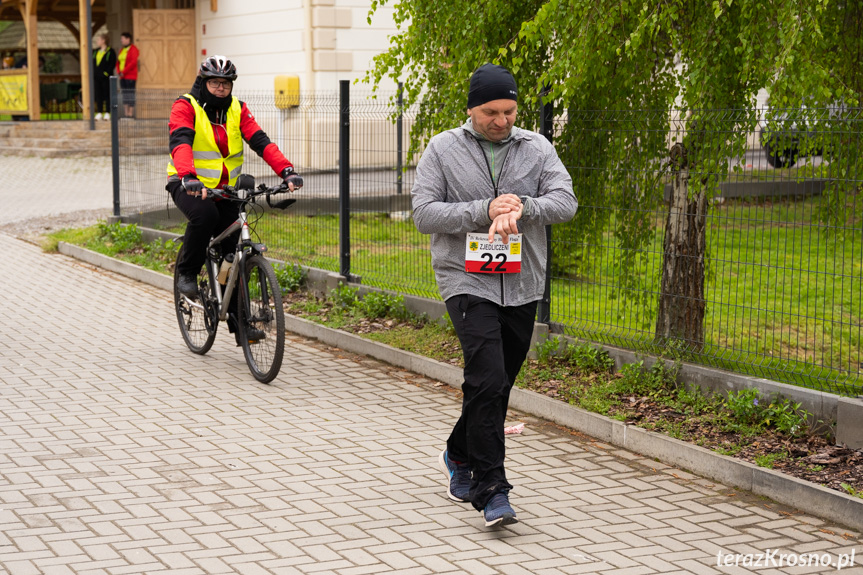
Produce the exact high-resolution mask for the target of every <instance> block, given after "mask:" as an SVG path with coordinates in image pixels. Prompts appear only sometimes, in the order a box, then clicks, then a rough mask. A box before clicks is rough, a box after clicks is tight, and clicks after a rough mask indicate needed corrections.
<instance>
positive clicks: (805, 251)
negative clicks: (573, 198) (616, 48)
mask: <svg viewBox="0 0 863 575" xmlns="http://www.w3.org/2000/svg"><path fill="white" fill-rule="evenodd" d="M859 116H860V111H859V110H839V109H830V110H769V109H764V110H757V111H755V112H739V111H728V110H711V111H695V112H690V113H687V114H685V113H682V112H677V111H674V112H672V113H671V114H669V113H668V112H667V111H662V112H657V111H626V112H610V111H584V112H581V111H580V112H577V113H570V114H568V115H567V116H565V117H563V118H560V119H559V120H558V122H557V124H556V130H555V131H556V136H555V137H556V143H557V147H558V150H559V151H560V154H561V157H562V159H563V160H564V162H565V164H566V165H567V168H568V169H569V172H570V173H571V175H572V177H573V183H574V188H575V191H576V195H577V196H578V197H579V200H580V205H579V212H578V215H577V216H576V218H575V220H573V222H572V223H570V224H567V225H565V226H558V227H556V228H555V230H554V240H553V241H554V253H555V258H554V262H553V267H552V270H553V274H554V275H553V281H552V306H551V314H552V322H553V323H554V324H556V325H557V326H558V327H559V329H560V330H561V331H564V332H566V333H568V334H571V335H575V336H578V337H583V338H586V339H590V340H594V341H600V342H604V343H609V344H612V345H618V346H621V347H626V348H632V349H637V350H642V351H645V352H650V353H668V348H667V347H666V346H665V345H664V344H663V343H664V342H663V343H660V342H661V338H659V337H657V334H658V331H659V329H658V325H657V324H658V321H657V315H658V306H659V303H660V300H661V298H662V297H667V290H666V291H663V284H662V277H663V266H664V264H666V263H667V261H668V258H669V248H668V246H667V244H666V241H667V234H668V229H667V225H668V222H669V221H672V220H674V218H672V219H671V220H670V219H669V218H670V215H674V214H673V211H674V210H675V209H677V208H675V207H674V206H673V205H672V204H671V203H670V200H671V195H672V192H673V170H672V167H671V165H670V160H669V154H668V150H669V148H670V147H672V146H673V144H675V143H677V142H680V143H685V144H686V149H687V153H688V156H689V157H688V160H689V161H688V177H689V178H688V181H689V185H690V189H689V191H688V192H689V197H688V199H689V200H693V199H694V197H695V196H696V195H697V192H698V189H699V186H701V189H708V190H713V192H712V197H713V199H712V200H711V201H709V202H707V203H706V204H705V209H704V212H703V213H702V217H703V221H704V224H705V227H706V230H705V236H706V237H705V240H706V241H705V243H706V254H705V255H706V270H705V283H704V291H703V299H702V301H701V302H698V303H701V304H702V305H703V307H704V321H703V327H704V333H703V339H700V341H694V340H692V339H685V338H684V339H683V340H682V341H680V342H678V344H679V345H678V347H677V350H676V352H677V353H678V354H679V355H680V357H682V358H684V359H689V360H694V361H697V362H700V363H704V364H707V365H712V366H716V367H721V368H725V369H731V370H734V371H742V372H745V373H749V374H753V375H756V376H761V377H767V378H771V379H777V380H780V381H786V382H791V383H795V384H798V385H804V386H808V387H813V388H816V389H825V390H829V391H834V392H838V393H843V394H852V395H853V394H859V393H861V391H863V387H861V377H860V376H861V370H863V364H861V361H863V356H861V337H860V336H861V330H863V322H861V318H863V310H861V302H863V297H861V296H863V292H861V289H863V288H861V285H863V284H861V280H863V273H861V249H863V238H861V235H863V234H861V231H863V230H861V221H863V220H861V218H860V216H859V215H858V214H859V207H860V204H861V201H860V200H861V197H860V194H859V187H860V183H861V174H860V173H859V171H858V165H857V158H859V157H860V152H861V147H860V131H861V124H860V117H859ZM666 134H668V136H666ZM701 149H703V150H710V154H711V155H710V156H705V155H704V154H705V153H707V152H704V153H701V154H700V153H699V152H700V150H701ZM645 159H647V160H649V161H644V160H645ZM645 165H646V166H648V168H644V167H643V166H645ZM708 197H710V196H708ZM690 205H692V204H690ZM687 215H692V214H687ZM688 257H695V255H694V254H689V255H688Z"/></svg>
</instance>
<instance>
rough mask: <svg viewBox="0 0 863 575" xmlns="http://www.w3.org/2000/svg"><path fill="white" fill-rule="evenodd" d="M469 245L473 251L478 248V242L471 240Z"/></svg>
mask: <svg viewBox="0 0 863 575" xmlns="http://www.w3.org/2000/svg"><path fill="white" fill-rule="evenodd" d="M469 247H470V251H472V252H475V251H476V250H478V249H479V242H471V243H470V246H469Z"/></svg>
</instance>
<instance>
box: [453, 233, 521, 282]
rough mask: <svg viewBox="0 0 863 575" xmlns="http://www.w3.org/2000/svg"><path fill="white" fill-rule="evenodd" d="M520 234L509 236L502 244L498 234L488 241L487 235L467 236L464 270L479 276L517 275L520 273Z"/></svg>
mask: <svg viewBox="0 0 863 575" xmlns="http://www.w3.org/2000/svg"><path fill="white" fill-rule="evenodd" d="M521 247H522V243H521V234H510V235H509V243H506V244H505V243H503V239H502V238H501V236H500V235H499V234H495V235H494V241H493V242H489V241H488V234H467V239H466V241H465V248H464V270H465V271H466V272H468V273H479V274H517V273H519V272H520V271H521V251H522V250H521Z"/></svg>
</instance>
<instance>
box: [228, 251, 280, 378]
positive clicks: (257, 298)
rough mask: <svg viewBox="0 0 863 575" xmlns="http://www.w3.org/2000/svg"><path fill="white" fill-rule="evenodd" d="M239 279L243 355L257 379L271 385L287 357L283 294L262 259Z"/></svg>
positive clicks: (257, 257) (254, 259)
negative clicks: (285, 354) (283, 358)
mask: <svg viewBox="0 0 863 575" xmlns="http://www.w3.org/2000/svg"><path fill="white" fill-rule="evenodd" d="M239 279H240V294H239V295H240V301H239V302H238V303H239V304H240V305H239V315H240V322H239V323H240V325H239V329H240V338H241V341H242V346H243V355H244V356H245V358H246V363H247V364H248V365H249V369H250V370H251V372H252V375H253V376H255V379H257V380H258V381H260V382H261V383H269V382H271V381H272V380H273V379H275V377H276V376H277V375H278V374H279V369H281V367H282V357H283V356H284V353H285V310H284V308H283V307H282V290H281V288H279V282H278V280H276V272H274V271H273V266H272V265H270V262H268V261H267V260H266V259H264V257H263V256H260V255H254V256H251V257H249V258H248V259H247V260H246V261H245V265H244V266H243V274H242V277H241V278H239ZM261 335H263V337H260V336H261Z"/></svg>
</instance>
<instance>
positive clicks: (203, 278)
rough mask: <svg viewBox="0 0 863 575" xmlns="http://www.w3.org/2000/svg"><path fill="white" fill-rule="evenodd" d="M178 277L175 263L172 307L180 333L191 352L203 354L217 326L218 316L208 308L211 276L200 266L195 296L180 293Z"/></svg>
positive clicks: (205, 268)
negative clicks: (175, 313)
mask: <svg viewBox="0 0 863 575" xmlns="http://www.w3.org/2000/svg"><path fill="white" fill-rule="evenodd" d="M183 249H185V248H184V247H182V248H180V253H182V250H183ZM177 261H178V262H179V261H180V254H177ZM178 278H179V274H178V273H177V268H176V264H175V267H174V309H175V310H176V312H177V322H178V323H179V324H180V333H181V334H182V335H183V340H184V341H185V342H186V345H187V346H188V347H189V349H190V350H192V352H194V353H197V354H198V355H204V354H205V353H207V352H208V351H210V348H211V347H213V341H215V339H216V328H217V327H218V318H216V317H215V315H214V313H213V312H214V310H213V309H210V308H211V307H212V305H213V304H212V303H211V300H210V297H209V296H210V283H209V282H210V281H211V278H210V275H209V273H208V272H207V267H206V264H204V265H203V266H202V267H201V271H200V272H199V273H198V275H197V277H196V279H195V282H196V283H197V284H198V295H197V296H195V297H186V296H184V295H183V294H181V293H180V290H179V289H177V279H178ZM202 295H203V297H202Z"/></svg>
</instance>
